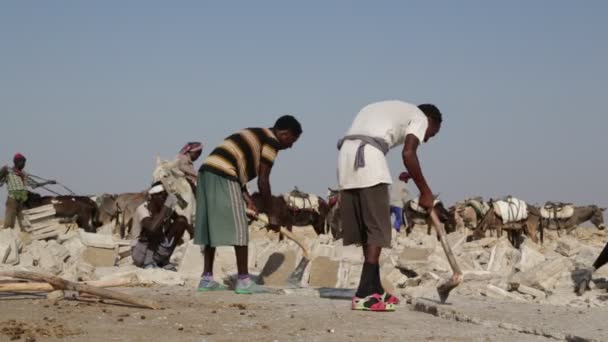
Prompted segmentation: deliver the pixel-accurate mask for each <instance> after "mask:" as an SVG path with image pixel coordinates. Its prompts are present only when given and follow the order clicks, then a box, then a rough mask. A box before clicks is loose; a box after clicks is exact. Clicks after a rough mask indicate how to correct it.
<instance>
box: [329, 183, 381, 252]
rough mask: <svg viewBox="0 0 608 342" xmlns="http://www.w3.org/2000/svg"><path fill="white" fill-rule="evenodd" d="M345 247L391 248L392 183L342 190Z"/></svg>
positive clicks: (341, 205)
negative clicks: (390, 198) (390, 190)
mask: <svg viewBox="0 0 608 342" xmlns="http://www.w3.org/2000/svg"><path fill="white" fill-rule="evenodd" d="M340 212H341V216H342V229H343V241H344V245H345V246H346V245H352V244H356V245H366V244H369V245H374V246H378V247H390V246H391V217H390V205H389V196H388V184H378V185H375V186H372V187H369V188H362V189H349V190H342V191H340Z"/></svg>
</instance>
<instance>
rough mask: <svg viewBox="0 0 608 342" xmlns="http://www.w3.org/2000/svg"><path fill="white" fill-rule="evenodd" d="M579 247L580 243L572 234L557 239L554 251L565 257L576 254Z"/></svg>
mask: <svg viewBox="0 0 608 342" xmlns="http://www.w3.org/2000/svg"><path fill="white" fill-rule="evenodd" d="M580 249H581V244H580V243H579V242H578V241H577V240H576V238H574V237H572V236H563V237H561V238H560V239H559V240H558V241H557V247H556V248H555V251H556V252H557V253H559V254H561V255H563V256H565V257H571V256H574V255H576V254H577V253H578V252H579V251H580Z"/></svg>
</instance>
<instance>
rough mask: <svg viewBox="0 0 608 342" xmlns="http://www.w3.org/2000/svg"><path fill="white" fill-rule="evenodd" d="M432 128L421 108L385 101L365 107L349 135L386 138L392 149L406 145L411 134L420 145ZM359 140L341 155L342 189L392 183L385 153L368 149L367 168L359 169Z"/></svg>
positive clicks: (345, 147)
mask: <svg viewBox="0 0 608 342" xmlns="http://www.w3.org/2000/svg"><path fill="white" fill-rule="evenodd" d="M427 127H428V119H427V117H426V115H425V114H424V113H423V112H422V111H421V110H420V109H418V107H417V106H415V105H413V104H409V103H406V102H403V101H382V102H376V103H372V104H370V105H367V106H365V107H364V108H363V109H362V110H361V111H360V112H359V114H357V116H356V117H355V120H354V121H353V124H352V125H351V127H350V129H349V130H348V132H346V135H354V134H362V135H367V136H371V137H376V138H382V139H384V140H385V141H386V142H387V143H388V145H389V148H393V147H395V146H398V145H401V144H403V142H405V137H406V136H407V135H408V134H413V135H415V136H416V137H417V138H418V140H420V143H423V142H424V136H425V133H426V129H427ZM360 143H361V142H360V141H359V140H346V141H344V144H343V145H342V148H341V149H340V152H339V153H338V185H339V186H340V189H360V188H368V187H372V186H374V185H377V184H381V183H384V184H391V183H392V181H391V174H390V172H389V169H388V164H387V162H386V158H385V156H384V154H383V153H382V151H380V150H378V149H377V148H375V147H374V146H371V145H366V146H365V167H362V168H359V169H357V170H355V155H356V153H357V148H358V147H359V145H360Z"/></svg>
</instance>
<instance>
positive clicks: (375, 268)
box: [355, 244, 384, 298]
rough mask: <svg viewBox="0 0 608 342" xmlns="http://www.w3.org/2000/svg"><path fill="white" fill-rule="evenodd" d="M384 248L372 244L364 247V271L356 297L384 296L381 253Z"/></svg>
mask: <svg viewBox="0 0 608 342" xmlns="http://www.w3.org/2000/svg"><path fill="white" fill-rule="evenodd" d="M381 252H382V247H378V246H375V245H371V244H365V245H363V256H364V257H365V262H364V263H363V270H362V271H361V279H360V280H359V287H358V289H357V293H356V294H355V296H356V297H359V298H365V297H367V296H370V295H373V294H376V293H377V294H383V293H384V289H383V288H382V284H381V282H380V263H379V260H380V253H381Z"/></svg>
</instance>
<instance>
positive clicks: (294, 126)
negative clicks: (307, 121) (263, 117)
mask: <svg viewBox="0 0 608 342" xmlns="http://www.w3.org/2000/svg"><path fill="white" fill-rule="evenodd" d="M272 130H273V132H274V135H275V136H276V137H277V140H279V144H280V145H281V149H287V148H291V146H293V144H294V143H295V142H296V141H297V140H298V138H300V135H302V125H300V123H299V122H298V120H296V118H294V117H293V116H291V115H283V116H281V117H280V118H279V119H278V120H277V122H275V123H274V127H272Z"/></svg>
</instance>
